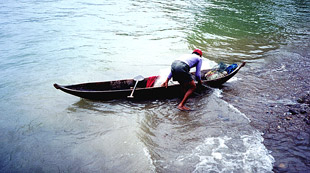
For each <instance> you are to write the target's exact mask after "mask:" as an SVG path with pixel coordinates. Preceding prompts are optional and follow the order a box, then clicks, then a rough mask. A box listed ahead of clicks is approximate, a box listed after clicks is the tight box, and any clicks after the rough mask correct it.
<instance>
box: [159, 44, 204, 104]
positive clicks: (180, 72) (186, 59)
mask: <svg viewBox="0 0 310 173" xmlns="http://www.w3.org/2000/svg"><path fill="white" fill-rule="evenodd" d="M201 57H202V51H201V50H200V49H195V50H194V51H193V53H192V54H186V55H183V56H181V57H180V58H179V59H177V60H175V61H173V63H172V64H171V72H170V74H169V75H168V77H167V79H166V81H165V82H164V83H163V84H162V85H161V86H162V87H166V88H167V87H168V82H169V80H170V79H171V77H172V78H173V80H174V81H178V82H179V83H180V84H181V86H182V88H183V89H184V91H185V95H184V97H183V99H182V101H181V103H180V104H179V105H178V109H180V110H190V108H188V107H186V106H185V105H184V104H185V102H186V101H187V99H188V97H189V96H190V95H191V94H192V93H193V92H194V91H195V89H196V84H195V81H194V79H193V78H192V75H191V74H190V69H191V68H193V67H196V73H195V77H196V80H197V81H198V85H201V74H200V71H201V65H202V58H201Z"/></svg>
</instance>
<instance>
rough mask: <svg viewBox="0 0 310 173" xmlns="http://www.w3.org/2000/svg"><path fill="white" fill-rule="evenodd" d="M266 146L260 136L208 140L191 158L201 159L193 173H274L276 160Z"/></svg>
mask: <svg viewBox="0 0 310 173" xmlns="http://www.w3.org/2000/svg"><path fill="white" fill-rule="evenodd" d="M262 142H263V138H262V137H261V134H260V133H258V132H256V133H254V135H253V136H249V135H243V136H241V137H240V138H231V137H227V136H222V137H210V138H206V139H205V141H204V143H202V144H201V145H199V146H197V147H196V148H195V149H194V150H193V151H192V154H191V155H190V156H189V157H191V158H194V157H198V158H199V162H198V163H197V164H196V166H195V170H194V171H193V172H210V171H216V172H234V171H240V172H272V168H273V163H274V158H273V157H272V156H271V155H270V153H269V152H268V150H267V149H266V147H265V146H264V145H263V144H262ZM228 145H229V146H228ZM236 145H238V146H236ZM239 148H240V149H239ZM183 160H186V159H184V158H183ZM254 170H255V171H254Z"/></svg>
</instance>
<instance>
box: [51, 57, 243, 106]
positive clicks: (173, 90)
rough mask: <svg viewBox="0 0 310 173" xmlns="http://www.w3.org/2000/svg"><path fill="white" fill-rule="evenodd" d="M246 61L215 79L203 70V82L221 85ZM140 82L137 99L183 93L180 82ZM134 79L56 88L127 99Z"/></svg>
mask: <svg viewBox="0 0 310 173" xmlns="http://www.w3.org/2000/svg"><path fill="white" fill-rule="evenodd" d="M244 65H245V62H243V63H242V64H239V65H238V67H237V68H236V69H235V70H234V71H233V72H231V73H230V74H228V75H226V76H224V77H222V78H218V79H214V80H206V78H205V77H204V76H205V74H206V73H208V72H209V71H210V70H212V69H208V70H202V71H201V76H202V82H203V84H204V85H207V86H211V87H220V86H221V85H222V84H223V83H225V82H226V81H228V80H229V79H230V78H232V77H233V76H234V75H235V74H236V73H237V72H238V71H239V70H240V69H241V68H242V67H243V66H244ZM148 79H149V78H144V80H142V81H140V82H138V85H137V88H136V90H135V91H134V98H135V99H148V98H149V99H150V98H171V97H176V96H179V95H180V94H181V86H180V85H179V84H173V85H169V86H168V88H165V87H150V88H146V84H147V80H148ZM135 83H136V82H135V81H134V79H125V80H115V81H105V82H92V83H82V84H76V85H66V86H63V85H58V84H54V87H55V88H56V89H60V90H62V91H64V92H66V93H68V94H72V95H75V96H78V97H82V98H86V99H91V100H112V99H125V98H127V96H129V95H130V94H131V92H132V88H133V87H134V85H135Z"/></svg>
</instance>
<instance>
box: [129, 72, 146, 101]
mask: <svg viewBox="0 0 310 173" xmlns="http://www.w3.org/2000/svg"><path fill="white" fill-rule="evenodd" d="M143 79H144V77H143V76H141V75H139V76H136V77H134V78H133V80H134V81H136V83H135V86H134V87H133V90H132V91H131V94H130V96H127V98H133V93H134V92H135V89H136V87H137V84H138V82H139V81H142V80H143Z"/></svg>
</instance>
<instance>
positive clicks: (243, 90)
mask: <svg viewBox="0 0 310 173" xmlns="http://www.w3.org/2000/svg"><path fill="white" fill-rule="evenodd" d="M305 47H306V48H307V47H308V50H309V45H308V46H305ZM306 48H304V50H293V49H291V50H290V49H289V48H287V49H285V50H284V49H282V50H281V51H277V52H272V53H270V54H269V55H268V57H267V58H266V61H264V62H260V63H257V62H255V63H247V65H246V68H245V69H244V70H241V71H240V73H239V75H238V77H239V78H242V80H239V81H238V82H236V83H235V84H232V85H230V86H229V85H228V86H224V88H223V96H224V99H225V100H227V101H228V102H229V103H231V104H233V105H234V106H235V107H237V108H238V109H239V110H240V111H241V112H243V113H245V114H246V115H247V116H248V117H249V118H250V119H251V124H252V125H253V126H254V127H255V128H257V129H259V130H260V131H261V132H263V133H264V135H263V137H264V144H265V146H266V147H267V148H268V150H270V151H271V155H272V156H273V157H274V158H275V160H276V161H275V163H274V169H273V171H274V172H305V171H309V170H310V159H309V158H310V147H309V146H310V121H309V119H310V80H309V79H310V62H309V58H310V56H309V52H308V51H307V49H306ZM297 52H299V53H297ZM300 52H303V53H300ZM258 64H259V65H258ZM257 65H258V66H257ZM234 86H236V87H234Z"/></svg>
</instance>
